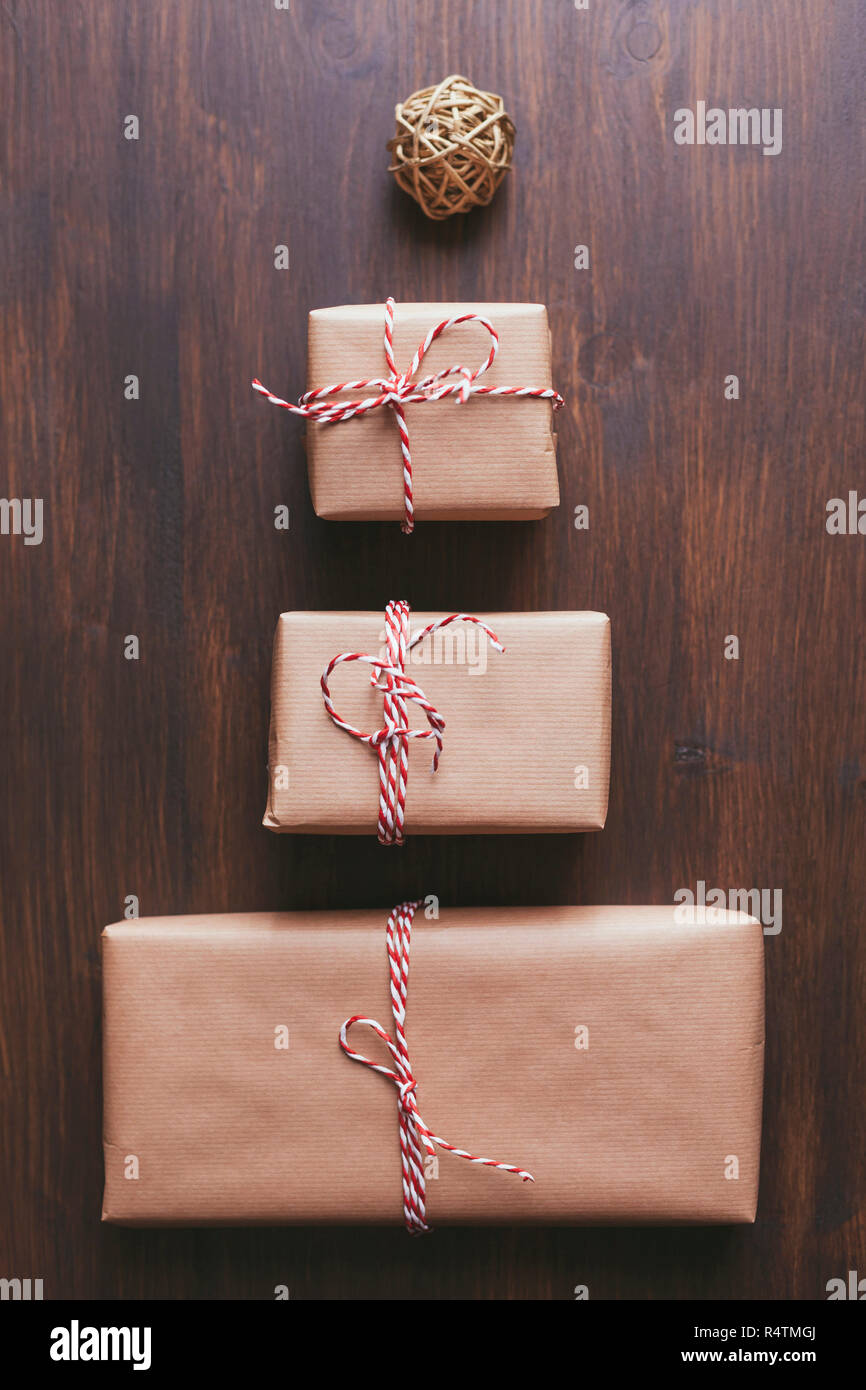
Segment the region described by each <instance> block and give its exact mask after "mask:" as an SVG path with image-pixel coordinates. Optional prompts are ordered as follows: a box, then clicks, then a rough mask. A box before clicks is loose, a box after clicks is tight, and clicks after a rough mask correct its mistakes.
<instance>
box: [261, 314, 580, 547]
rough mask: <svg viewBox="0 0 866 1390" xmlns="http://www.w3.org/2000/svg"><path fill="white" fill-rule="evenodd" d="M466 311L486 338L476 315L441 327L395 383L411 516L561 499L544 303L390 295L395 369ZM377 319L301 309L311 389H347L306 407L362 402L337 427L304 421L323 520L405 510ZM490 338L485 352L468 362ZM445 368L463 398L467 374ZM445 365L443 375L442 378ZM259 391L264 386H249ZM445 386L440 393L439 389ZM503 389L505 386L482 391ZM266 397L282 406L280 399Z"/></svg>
mask: <svg viewBox="0 0 866 1390" xmlns="http://www.w3.org/2000/svg"><path fill="white" fill-rule="evenodd" d="M467 315H475V316H478V318H480V319H484V320H487V321H488V322H489V324H490V326H491V328H492V329H493V330H494V334H495V338H494V337H493V336H491V333H490V332H489V331H488V329H487V328H486V327H485V326H484V324H483V323H481V322H479V321H478V318H476V319H475V321H473V320H472V319H469V320H468V321H464V322H460V323H454V324H451V326H449V327H448V328H446V329H445V330H444V331H443V332H441V333H440V334H439V336H437V337H436V338H435V340H434V341H432V342H431V343H430V345H429V347H428V348H427V350H426V352H425V354H424V356H423V358H422V359H421V361H420V362H419V363H418V365H417V367H416V369H415V371H414V372H411V375H410V378H409V380H408V381H405V382H403V383H402V384H401V385H400V386H398V387H397V392H402V395H403V397H404V399H406V404H405V430H406V436H407V443H408V449H409V453H410V465H411V496H412V505H413V508H414V519H416V520H451V521H453V520H465V519H469V518H478V519H483V520H491V521H492V520H499V519H507V520H512V521H514V520H530V519H533V518H536V517H541V516H545V515H546V514H547V512H548V511H549V510H550V509H551V507H555V506H557V505H558V503H559V484H558V481H557V473H556V436H555V434H554V428H553V416H554V406H558V405H559V404H560V402H559V399H558V397H556V393H555V392H554V390H553V384H552V380H551V365H550V330H549V328H548V322H547V310H546V309H545V307H544V305H542V304H480V303H472V304H403V303H399V304H397V305H396V307H395V308H394V310H393V357H394V363H395V366H396V369H397V372H398V374H400V375H403V376H405V374H406V372H407V369H410V368H411V366H412V364H413V359H414V358H415V355H416V354H417V353H418V351H419V348H420V347H421V345H422V344H424V343H425V342H426V341H427V339H428V336H429V335H430V332H431V330H434V331H435V329H436V328H437V327H438V326H439V325H440V324H442V323H443V322H446V321H448V320H450V319H454V318H463V319H465V316H467ZM384 316H385V308H384V306H383V305H382V304H344V305H341V306H339V307H337V308H329V309H315V310H313V312H312V313H311V314H310V317H309V337H308V357H307V390H308V393H318V392H321V390H322V388H331V387H334V386H338V385H340V384H342V383H344V382H348V383H353V385H350V387H349V388H348V389H346V390H343V391H333V390H327V391H326V392H325V393H323V394H322V395H316V396H315V399H314V400H313V401H312V402H310V404H312V405H313V407H314V410H319V411H321V410H322V405H323V403H324V404H325V405H329V404H332V403H337V404H345V403H348V402H351V401H353V400H354V401H357V402H366V403H368V404H367V408H365V409H364V410H363V411H362V412H361V413H358V414H356V415H352V416H351V417H350V418H346V419H340V420H338V421H337V422H335V423H334V422H332V423H323V422H322V416H321V414H320V415H319V416H316V415H315V414H313V415H311V416H309V417H308V423H307V433H306V446H307V464H308V472H309V480H310V493H311V495H312V500H313V506H314V508H315V510H316V512H317V513H318V515H319V516H322V517H329V518H332V519H341V520H369V519H383V520H387V519H390V518H394V519H403V517H404V509H405V505H406V499H405V495H404V476H403V466H402V464H403V456H404V455H403V450H402V447H401V432H400V428H399V426H398V423H397V421H396V419H395V417H394V411H393V409H392V408H391V406H390V405H389V404H388V403H387V402H386V401H385V400H384V399H382V397H384V395H385V394H386V393H387V391H388V389H389V385H388V382H389V375H390V374H389V368H388V364H387V361H386V356H385V351H384V348H383V332H384V322H385V318H384ZM494 341H495V344H496V355H495V358H494V360H493V361H492V362H491V363H490V365H489V366H485V367H484V369H483V370H479V369H480V368H482V366H483V364H485V363H486V362H487V361H488V358H489V354H490V350H491V345H492V344H493V343H494ZM455 367H459V368H461V369H465V371H466V372H468V373H470V374H471V375H472V377H473V380H472V381H470V382H468V383H467V391H468V390H469V389H470V388H471V394H470V395H469V397H468V399H465V398H461V390H460V387H461V385H462V383H463V381H464V380H465V379H466V377H465V372H461V371H455V370H454V369H455ZM443 372H450V375H447V376H441V374H442V373H443ZM436 378H438V380H436ZM367 383H371V384H369V385H368V384H367ZM380 383H384V384H382V385H380ZM425 383H426V384H425ZM256 387H257V389H262V388H261V385H260V383H256ZM443 387H444V388H445V389H446V390H447V391H448V394H447V395H438V392H439V391H440V390H441V389H442V388H443ZM500 389H501V390H502V392H503V393H502V394H493V392H495V391H497V390H500ZM527 389H528V391H529V392H535V393H536V394H534V395H530V394H528V393H526V392H527ZM506 392H507V394H506ZM520 392H524V394H520ZM542 392H543V393H545V394H538V393H542ZM264 394H267V395H269V393H267V392H264ZM394 394H396V393H395V392H394V391H393V390H392V395H394ZM422 396H423V397H425V398H424V399H421V397H422ZM377 398H379V399H378V403H377V404H375V405H373V406H372V408H370V407H369V402H370V401H376V400H377ZM270 399H272V400H273V399H275V398H274V397H270ZM277 404H286V403H285V402H281V401H279V400H278V399H277ZM289 408H290V409H291V408H292V407H291V406H289ZM295 413H301V412H300V411H299V410H297V409H296V410H295ZM325 418H327V416H326V417H325Z"/></svg>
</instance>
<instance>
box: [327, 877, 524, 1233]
mask: <svg viewBox="0 0 866 1390" xmlns="http://www.w3.org/2000/svg"><path fill="white" fill-rule="evenodd" d="M420 906H421V903H420V902H412V903H401V904H400V905H399V907H395V908H394V910H393V911H392V912H391V914H390V916H389V918H388V925H387V928H386V930H385V943H386V946H387V950H388V967H389V973H390V977H391V1012H392V1014H393V1015H394V1036H393V1038H392V1037H391V1035H390V1034H389V1033H388V1032H386V1030H385V1029H384V1028H383V1027H382V1025H381V1023H377V1022H376V1020H375V1019H374V1018H364V1017H362V1016H361V1015H360V1014H355V1015H354V1017H352V1018H347V1019H346V1022H345V1023H344V1024H343V1026H342V1028H341V1029H340V1046H341V1048H342V1049H343V1051H344V1052H345V1054H346V1056H347V1057H350V1058H351V1059H352V1061H353V1062H361V1063H363V1065H364V1066H365V1067H370V1068H371V1070H372V1071H377V1072H378V1073H379V1075H380V1076H385V1077H387V1078H388V1080H389V1081H391V1082H393V1084H394V1086H395V1087H396V1088H397V1110H398V1115H399V1121H400V1165H401V1168H402V1178H403V1219H404V1221H405V1223H406V1228H407V1230H408V1231H409V1233H410V1235H423V1234H424V1232H425V1231H429V1230H430V1227H429V1226H428V1225H427V1219H426V1218H427V1211H426V1188H427V1182H426V1175H425V1171H424V1162H425V1154H426V1155H431V1156H432V1155H435V1153H436V1149H437V1148H439V1149H445V1150H446V1151H447V1152H448V1153H452V1154H456V1156H457V1157H458V1158H465V1159H466V1160H467V1162H469V1163H477V1164H479V1165H480V1166H481V1167H483V1168H498V1169H499V1170H500V1171H501V1172H503V1173H516V1174H517V1176H518V1177H519V1178H522V1179H523V1181H524V1182H535V1179H534V1177H533V1176H532V1174H531V1173H528V1172H527V1171H526V1169H525V1168H517V1167H516V1166H515V1165H514V1164H513V1163H498V1162H497V1161H496V1159H495V1158H480V1157H478V1156H477V1155H476V1154H472V1153H469V1152H468V1151H467V1150H466V1149H458V1148H457V1147H456V1145H454V1144H449V1143H448V1141H447V1140H446V1139H441V1138H440V1137H439V1135H438V1134H434V1133H433V1131H432V1130H431V1129H430V1128H429V1127H428V1126H427V1125H426V1124H425V1123H424V1121H423V1120H422V1118H421V1116H420V1114H419V1113H418V1101H417V1088H418V1083H417V1081H416V1079H415V1077H414V1075H413V1073H412V1065H411V1062H410V1061H409V1047H408V1044H407V1042H406V1027H405V1025H406V996H407V994H408V990H409V946H410V943H411V938H412V919H413V917H414V916H415V913H416V911H417V909H418V908H419V907H420ZM356 1023H360V1024H364V1026H365V1027H367V1028H372V1030H373V1032H374V1033H375V1034H376V1035H377V1036H378V1037H379V1038H381V1039H382V1042H383V1043H384V1044H385V1046H386V1047H387V1049H388V1051H389V1052H390V1054H391V1057H392V1058H393V1061H394V1066H393V1068H392V1067H387V1066H381V1065H380V1064H379V1063H377V1062H374V1061H372V1060H371V1059H370V1058H369V1057H365V1056H364V1055H363V1054H362V1053H360V1052H356V1051H355V1049H354V1048H353V1047H350V1045H349V1042H348V1035H349V1031H350V1029H351V1028H353V1027H354V1025H355V1024H356Z"/></svg>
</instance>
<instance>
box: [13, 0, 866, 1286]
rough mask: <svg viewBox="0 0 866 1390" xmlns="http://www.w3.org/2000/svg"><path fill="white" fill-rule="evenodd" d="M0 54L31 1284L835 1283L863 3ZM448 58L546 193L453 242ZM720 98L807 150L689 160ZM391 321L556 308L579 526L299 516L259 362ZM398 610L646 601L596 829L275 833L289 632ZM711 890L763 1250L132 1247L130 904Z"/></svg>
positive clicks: (39, 34) (851, 953) (555, 1243)
mask: <svg viewBox="0 0 866 1390" xmlns="http://www.w3.org/2000/svg"><path fill="white" fill-rule="evenodd" d="M0 40H2V70H3V73H4V82H3V88H2V97H0V101H2V114H3V131H4V136H3V159H2V164H3V168H2V192H0V198H2V219H0V237H2V250H3V263H4V264H3V272H4V278H3V310H2V315H0V335H2V356H0V372H2V411H3V433H4V448H3V482H2V486H3V488H4V490H5V493H6V496H7V498H14V497H17V498H23V497H31V498H36V497H41V498H42V499H43V500H44V539H43V541H42V544H41V545H25V544H24V538H23V536H20V535H19V536H16V535H14V534H10V535H2V536H0V593H2V663H0V700H2V710H3V721H2V735H0V737H2V749H3V770H4V776H3V779H2V798H3V799H2V813H3V834H2V912H3V931H2V939H0V979H2V1006H0V1192H2V1218H0V1220H2V1230H0V1251H2V1254H0V1275H6V1276H11V1275H18V1276H31V1277H42V1278H43V1279H44V1281H45V1296H46V1297H63V1296H76V1297H85V1298H89V1297H95V1296H108V1297H124V1298H129V1297H145V1298H151V1297H169V1298H186V1297H198V1298H249V1299H267V1298H271V1297H273V1290H274V1286H275V1285H277V1284H286V1285H288V1286H289V1288H290V1290H291V1294H292V1297H294V1298H301V1299H307V1298H322V1297H337V1298H357V1297H368V1298H393V1297H401V1296H410V1297H436V1298H462V1297H472V1298H485V1299H486V1298H491V1299H492V1298H559V1299H568V1298H571V1297H573V1290H574V1287H575V1285H578V1284H585V1285H587V1286H588V1287H589V1291H590V1297H591V1298H594V1299H612V1298H619V1299H624V1298H639V1299H646V1298H654V1299H669V1298H676V1299H680V1298H689V1297H696V1298H716V1297H719V1298H727V1299H742V1298H747V1297H753V1296H754V1297H767V1298H770V1297H773V1298H796V1299H810V1298H823V1297H825V1285H826V1282H827V1280H828V1279H830V1278H833V1277H836V1276H843V1277H844V1276H846V1274H847V1271H848V1270H849V1269H859V1270H860V1271H861V1272H862V1273H863V1274H866V1228H864V1205H863V1204H864V1196H866V1181H864V1152H866V1142H864V1141H866V1108H864V1092H866V1025H864V1008H863V997H864V985H866V931H864V920H863V902H864V898H866V856H864V832H866V705H864V700H863V691H864V679H866V668H864V653H866V638H864V619H863V614H864V601H866V535H830V534H828V532H827V529H826V518H827V503H828V501H829V499H831V498H834V497H841V498H843V499H846V500H847V498H848V493H849V491H852V490H859V492H860V494H861V495H866V477H864V466H863V460H864V445H866V432H864V392H863V366H862V363H863V312H864V306H866V279H864V270H863V230H862V229H863V214H864V160H863V144H862V89H863V78H864V56H866V13H864V10H863V6H862V4H860V3H859V0H836V3H835V4H833V5H827V4H826V3H823V0H761V2H760V3H758V0H753V2H752V3H746V2H745V0H699V2H698V3H686V0H669V2H668V3H664V2H663V0H646V2H644V0H591V3H590V7H589V10H588V11H580V10H577V9H576V8H575V7H574V5H573V4H572V3H570V0H543V3H541V2H540V0H537V3H531V2H530V0H464V3H458V2H457V0H436V3H434V0H411V3H409V0H384V2H382V3H371V0H364V3H360V0H356V2H355V3H351V0H291V6H290V10H289V11H288V12H284V11H280V10H277V9H276V8H275V6H274V4H273V3H272V0H255V3H247V4H244V5H238V4H234V3H231V0H211V3H207V4H205V3H202V2H201V0H191V2H190V3H188V4H184V5H178V4H175V3H172V2H171V0H149V2H148V3H144V0H137V2H134V0H126V3H121V0H117V3H107V4H103V5H92V6H63V7H60V6H57V5H51V4H49V3H48V0H30V3H27V0H5V3H4V4H3V5H2V8H0ZM449 71H458V72H461V71H462V72H464V73H466V74H468V75H469V76H470V77H472V78H473V80H474V81H476V82H478V83H479V84H480V85H482V86H485V87H488V88H491V89H493V90H495V91H500V92H502V93H503V94H504V95H505V97H506V100H507V104H508V108H509V110H510V111H511V112H512V114H513V116H514V118H515V121H516V123H517V128H518V138H517V147H516V159H515V169H514V172H513V174H512V175H511V176H510V177H509V179H508V180H507V181H506V184H505V185H504V186H503V188H502V189H501V190H500V193H499V195H498V196H497V198H496V200H495V202H494V204H493V205H492V206H491V207H490V208H487V209H485V210H482V211H477V212H475V213H473V214H472V215H471V216H470V217H468V218H462V219H456V220H454V221H453V222H451V223H448V224H431V223H428V222H427V221H426V220H425V219H424V218H423V216H422V215H421V213H420V212H419V211H418V209H417V208H416V207H415V206H414V204H413V203H411V202H410V201H409V200H408V199H407V198H406V196H405V195H403V194H401V193H400V192H399V191H398V190H397V189H396V188H395V187H394V186H393V184H392V181H391V179H390V177H389V175H388V173H387V171H386V170H387V162H388V161H387V155H386V153H385V148H384V146H385V142H386V140H387V139H388V138H389V136H390V135H391V133H392V122H393V106H394V103H395V101H396V100H397V99H399V98H401V97H404V96H406V95H408V94H409V92H411V91H412V90H414V89H415V88H417V87H419V86H422V85H424V84H426V83H429V82H431V81H435V80H438V78H439V77H441V76H443V75H444V74H446V73H447V72H449ZM699 100H707V101H708V102H709V103H710V104H711V105H712V104H714V103H715V104H718V105H719V106H722V107H724V108H727V107H738V106H748V107H751V106H756V107H767V108H776V107H780V108H782V110H783V116H784V126H783V135H784V139H783V148H782V150H781V152H780V153H779V154H777V155H775V156H764V155H762V153H761V150H760V148H756V147H749V148H742V147H736V148H733V147H730V146H727V147H725V146H721V147H719V146H715V147H714V146H709V145H704V146H699V145H694V146H688V145H684V146H679V145H677V144H675V142H674V138H673V130H674V112H675V110H676V109H677V108H680V107H683V106H686V105H688V106H691V107H692V108H694V107H695V104H696V102H697V101H699ZM129 115H136V116H137V117H138V119H139V123H140V124H139V138H138V139H137V140H130V139H127V138H125V134H124V128H125V127H124V123H125V120H126V118H127V117H128V116H129ZM127 129H129V128H128V127H127ZM279 244H285V245H287V246H288V248H289V254H290V268H289V269H288V270H287V271H279V270H276V269H275V267H274V247H275V246H277V245H279ZM578 245H586V246H588V248H589V254H590V266H589V269H586V270H577V269H575V267H574V248H575V247H576V246H578ZM388 293H392V294H394V295H395V296H396V297H397V298H398V299H400V298H404V299H430V300H436V299H458V300H459V299H490V300H497V299H503V300H509V299H531V300H541V301H544V302H545V303H547V304H548V306H549V308H550V313H551V322H552V329H553V341H554V372H555V377H554V379H555V381H556V382H557V384H558V385H559V386H560V387H561V389H562V390H563V392H564V393H565V394H566V396H567V397H568V410H567V411H566V412H565V413H564V415H563V416H562V417H561V427H560V451H559V458H560V470H561V482H562V506H561V507H560V509H559V510H558V511H557V512H555V513H554V514H553V515H552V516H550V517H549V518H548V519H547V520H546V521H543V522H540V523H536V524H504V525H493V524H487V525H484V524H463V525H453V526H449V525H442V524H428V525H422V526H421V527H420V528H419V530H418V532H417V534H416V536H415V537H414V538H413V539H412V540H411V541H409V542H406V541H405V540H404V539H403V538H402V537H401V536H400V535H399V533H398V531H397V528H396V526H395V525H385V524H382V525H379V524H357V525H348V524H335V523H326V522H321V521H319V520H317V519H316V517H315V516H314V515H313V514H312V510H311V507H310V504H309V499H308V495H307V489H306V481H305V476H304V462H303V453H302V447H301V443H300V430H299V428H298V426H297V423H296V422H293V421H291V420H289V419H288V418H287V417H286V416H285V415H283V414H282V413H281V412H277V411H274V410H272V409H270V408H269V407H267V406H266V405H265V404H263V403H262V402H261V401H260V400H258V399H257V398H255V397H254V396H253V393H252V392H251V390H250V388H249V380H250V377H251V376H252V375H254V374H256V373H260V374H261V375H262V376H263V377H264V378H265V380H266V381H267V382H268V384H269V385H273V387H274V388H275V389H277V390H283V391H284V393H285V394H287V395H292V394H296V393H297V392H298V391H299V390H300V389H301V388H302V385H303V382H304V360H305V316H306V314H307V311H308V309H310V308H311V307H315V306H319V305H327V304H339V303H343V302H345V301H348V300H353V301H359V302H365V301H366V302H370V301H379V300H382V299H383V298H384V297H385V296H386V295H387V294H388ZM732 374H733V375H736V376H737V377H738V378H739V399H737V400H728V399H726V395H725V379H726V378H727V377H728V376H730V375H732ZM133 375H134V376H136V377H137V378H138V381H139V398H138V399H137V400H135V399H133V400H129V399H126V398H125V382H126V379H127V378H128V377H130V376H133ZM279 504H286V505H288V506H289V508H290V510H291V525H290V529H289V531H288V532H279V531H277V530H275V529H274V525H273V515H274V508H275V506H277V505H279ZM578 505H586V506H588V507H589V514H590V528H589V530H588V531H582V530H577V529H575V527H574V524H573V521H574V509H575V507H576V506H578ZM864 529H866V521H864ZM396 594H401V595H403V594H405V596H406V597H408V598H409V599H410V601H411V602H412V604H413V606H415V607H417V608H422V609H424V608H433V609H440V610H441V609H449V610H450V609H452V608H463V609H467V610H469V611H473V610H474V611H483V610H485V609H488V610H489V609H497V608H501V609H508V608H525V609H532V608H599V609H604V610H606V611H607V612H608V613H609V614H610V615H611V619H612V624H613V637H614V661H615V670H614V716H613V780H612V795H611V808H610V817H609V821H608V826H607V828H606V830H605V831H604V832H603V833H602V834H598V835H588V836H585V837H582V838H581V837H572V836H566V837H562V838H554V837H538V838H533V837H526V838H518V839H508V840H504V839H495V838H494V839H480V838H479V839H473V838H469V839H443V840H427V839H422V838H419V839H414V840H410V841H409V843H408V844H407V845H406V848H405V849H404V850H403V852H402V853H399V854H398V853H394V852H385V851H383V850H381V849H380V848H379V846H377V845H376V844H375V842H374V841H373V840H372V839H371V840H370V841H367V840H350V839H327V838H321V839H318V838H316V839H307V838H291V837H289V838H276V837H274V836H272V835H270V834H268V833H267V832H266V831H265V830H263V829H262V828H261V825H260V820H261V814H262V810H263V804H264V795H265V780H266V779H265V763H266V736H267V718H268V676H269V666H270V646H271V639H272V635H273V629H274V623H275V619H276V617H277V614H278V613H279V612H280V611H281V609H285V608H289V607H299V608H305V607H307V608H339V607H346V606H349V607H361V608H377V607H380V606H382V604H383V603H384V601H385V600H386V599H387V598H389V597H391V596H393V595H396ZM129 634H135V635H137V636H138V638H139V642H140V659H139V660H138V661H130V660H126V659H125V657H124V641H125V638H126V637H127V636H128V635H129ZM729 635H736V636H737V637H738V639H739V658H738V659H736V660H731V659H727V658H726V656H725V643H726V638H727V637H728V636H729ZM698 880H702V881H704V882H705V883H706V884H707V885H708V886H711V887H714V886H720V887H723V888H725V889H726V890H727V889H729V888H730V887H732V886H738V887H743V888H752V887H761V888H767V889H770V890H773V889H779V890H781V891H782V892H783V904H784V907H783V923H782V930H781V932H780V933H778V934H777V935H768V936H767V938H766V946H767V1006H768V1019H767V1022H768V1052H767V1087H766V1104H765V1130H764V1136H765V1137H764V1150H763V1176H762V1188H761V1200H760V1208H759V1218H758V1222H757V1225H756V1226H755V1227H754V1228H737V1229H720V1230H714V1229H682V1230H642V1231H641V1230H547V1231H539V1230H530V1231H510V1230H507V1231H502V1230H492V1231H491V1230H485V1231H476V1230H473V1231H466V1230H464V1231H448V1230H444V1229H443V1230H439V1231H438V1232H437V1233H436V1234H435V1236H433V1237H432V1238H430V1239H429V1240H425V1241H420V1242H415V1241H411V1240H409V1239H407V1237H406V1236H405V1235H404V1233H403V1232H402V1231H400V1230H393V1231H364V1230H313V1231H310V1230H285V1229H284V1230H230V1231H222V1230H209V1231H156V1232H153V1231H151V1232H148V1231H124V1230H120V1229H108V1228H105V1227H101V1226H100V1222H99V1207H100V1190H101V1166H102V1159H101V1148H100V966H99V933H100V930H101V928H102V926H103V925H104V924H105V923H106V922H109V921H112V920H115V919H117V918H119V917H120V916H122V914H123V910H124V901H125V899H126V897H127V895H130V894H135V895H137V896H138V898H139V900H140V907H141V912H142V914H143V915H144V914H150V915H152V914H158V913H172V912H189V911H195V912H204V911H213V912H222V911H226V910H228V909H245V908H246V909H261V908H276V907H280V908H300V907H320V906H329V905H331V906H335V907H337V906H345V907H350V906H373V905H376V906H381V907H387V906H389V905H390V904H392V903H393V902H395V901H398V900H399V899H400V898H401V897H403V896H414V895H415V894H416V893H417V892H418V890H419V888H420V890H421V891H422V892H428V891H429V892H436V893H438V894H439V895H440V896H441V898H442V900H443V902H461V903H540V902H551V903H565V902H588V903H596V902H628V903H640V902H669V901H671V900H672V898H673V895H674V893H675V891H676V890H677V888H679V887H682V886H691V887H692V888H694V887H695V885H696V883H697V882H698ZM718 1065H719V1067H720V1068H724V1066H725V1058H724V1056H720V1057H719V1059H718Z"/></svg>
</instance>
